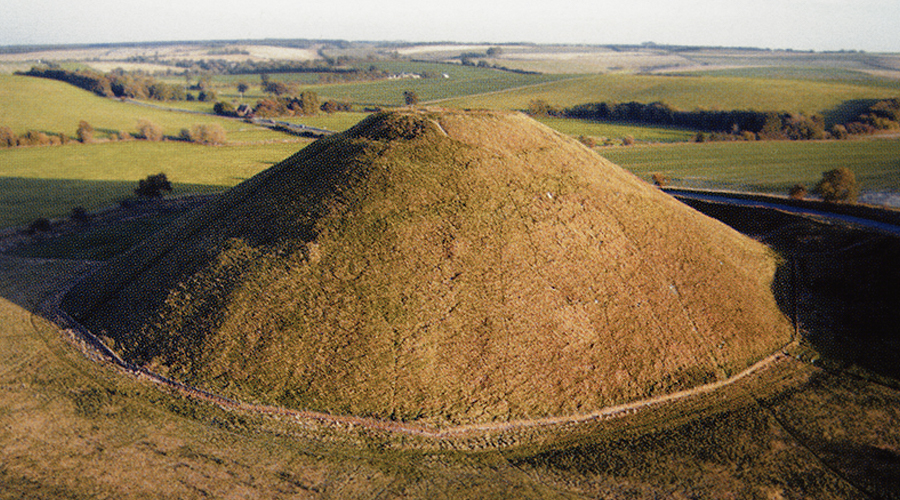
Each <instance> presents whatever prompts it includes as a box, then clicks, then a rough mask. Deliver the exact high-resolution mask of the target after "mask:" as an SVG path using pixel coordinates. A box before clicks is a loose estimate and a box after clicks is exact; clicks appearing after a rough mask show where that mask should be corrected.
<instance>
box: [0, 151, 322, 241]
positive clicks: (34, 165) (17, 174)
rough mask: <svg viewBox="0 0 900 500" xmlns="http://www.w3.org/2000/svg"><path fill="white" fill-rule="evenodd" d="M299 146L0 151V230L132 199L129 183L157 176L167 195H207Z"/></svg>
mask: <svg viewBox="0 0 900 500" xmlns="http://www.w3.org/2000/svg"><path fill="white" fill-rule="evenodd" d="M305 144H306V143H297V142H288V143H272V144H255V145H247V146H215V147H213V146H200V145H195V144H186V143H181V142H146V141H131V142H117V143H106V144H87V145H85V144H77V143H76V144H70V145H66V146H52V147H30V148H13V149H0V227H9V226H16V225H22V224H28V223H30V222H31V221H33V220H35V219H36V218H38V217H59V216H65V215H68V214H69V213H70V212H71V210H72V208H73V207H77V206H82V207H84V208H86V209H88V210H94V209H98V208H102V207H106V206H109V205H113V204H115V203H117V202H118V201H120V200H122V199H125V198H130V197H133V196H134V192H133V191H134V188H135V187H137V181H138V180H140V179H143V178H145V177H147V176H148V175H154V174H158V173H165V174H166V176H167V177H168V178H169V180H170V181H171V182H173V187H174V190H175V194H178V193H182V194H183V193H186V192H215V191H222V190H224V189H226V188H228V187H231V186H234V185H236V184H239V183H240V182H242V181H244V180H246V179H248V178H250V177H252V176H253V175H255V174H256V173H258V172H260V171H262V170H265V169H266V168H268V167H270V166H272V165H273V164H275V163H278V162H279V161H281V160H283V159H284V158H286V157H288V156H290V155H291V154H293V153H295V152H297V151H298V150H299V149H301V148H302V147H303V146H304V145H305Z"/></svg>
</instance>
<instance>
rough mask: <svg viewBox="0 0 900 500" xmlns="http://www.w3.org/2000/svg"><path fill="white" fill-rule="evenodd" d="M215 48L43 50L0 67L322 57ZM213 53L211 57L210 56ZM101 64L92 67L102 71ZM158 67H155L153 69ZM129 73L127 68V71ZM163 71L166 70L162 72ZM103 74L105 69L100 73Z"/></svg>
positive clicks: (12, 57)
mask: <svg viewBox="0 0 900 500" xmlns="http://www.w3.org/2000/svg"><path fill="white" fill-rule="evenodd" d="M214 49H216V48H214V47H211V46H205V45H172V46H162V47H154V46H147V47H120V48H91V49H73V50H44V51H36V52H26V53H22V54H0V63H4V62H30V61H38V60H44V61H83V60H94V61H125V60H126V59H128V58H131V57H152V56H159V57H160V58H161V59H193V60H198V59H223V60H228V61H246V60H247V59H251V60H270V59H288V60H294V61H307V60H311V59H317V58H318V57H319V56H318V54H317V53H316V51H315V49H294V48H288V47H273V46H268V45H241V44H235V45H227V46H225V47H218V49H226V50H227V49H237V50H241V51H247V52H249V53H250V54H249V55H247V54H222V53H219V54H217V53H215V52H216V50H214ZM211 51H212V53H210V52H211ZM99 64H102V63H94V64H92V66H94V67H96V68H97V69H101V68H100V66H99ZM124 64H125V63H116V64H115V65H114V66H113V68H115V67H125V66H124ZM151 66H154V68H155V67H156V65H151ZM126 69H128V68H126ZM163 69H164V68H163ZM101 70H104V71H105V69H101Z"/></svg>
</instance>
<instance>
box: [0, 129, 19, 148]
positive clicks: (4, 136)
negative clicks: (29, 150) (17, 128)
mask: <svg viewBox="0 0 900 500" xmlns="http://www.w3.org/2000/svg"><path fill="white" fill-rule="evenodd" d="M18 144H19V136H17V135H16V134H15V132H13V131H12V129H11V128H9V127H0V148H13V147H16V145H18Z"/></svg>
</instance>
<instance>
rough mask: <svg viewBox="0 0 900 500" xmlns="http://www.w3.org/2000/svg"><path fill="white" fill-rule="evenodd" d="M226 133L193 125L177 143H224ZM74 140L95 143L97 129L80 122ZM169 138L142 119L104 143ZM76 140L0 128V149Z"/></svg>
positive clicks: (214, 125)
mask: <svg viewBox="0 0 900 500" xmlns="http://www.w3.org/2000/svg"><path fill="white" fill-rule="evenodd" d="M225 137H226V132H225V129H224V128H222V126H221V125H219V124H218V123H210V124H200V125H194V126H193V127H192V128H191V129H184V130H182V131H181V133H180V134H179V135H178V136H177V137H174V138H175V139H177V140H184V141H189V142H194V143H197V144H222V143H224V142H225ZM75 138H76V139H77V141H78V142H81V143H84V144H89V143H92V142H96V141H97V139H96V137H95V130H94V127H93V126H92V125H91V124H90V123H88V122H87V121H85V120H81V121H80V122H79V123H78V128H77V129H76V130H75ZM166 138H167V137H166V135H165V133H164V131H163V128H162V127H161V126H159V125H157V124H156V123H154V122H152V121H150V120H146V119H141V120H138V122H137V131H136V133H135V134H133V135H132V134H130V133H128V132H125V131H120V132H112V133H109V134H108V135H107V137H106V138H105V139H104V140H109V141H128V140H133V139H141V140H145V141H162V140H165V139H166ZM71 142H73V139H72V138H71V137H70V136H68V135H67V134H65V133H63V132H59V133H46V132H40V131H36V130H29V131H28V132H25V133H24V134H21V135H19V134H16V133H15V132H13V131H12V129H11V128H9V127H5V126H0V148H13V147H25V146H58V145H63V144H69V143H71Z"/></svg>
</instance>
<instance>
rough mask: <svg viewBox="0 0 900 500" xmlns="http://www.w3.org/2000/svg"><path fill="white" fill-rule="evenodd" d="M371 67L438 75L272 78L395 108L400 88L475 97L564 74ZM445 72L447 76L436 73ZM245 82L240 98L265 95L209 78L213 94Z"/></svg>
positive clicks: (253, 85) (322, 95) (251, 79)
mask: <svg viewBox="0 0 900 500" xmlns="http://www.w3.org/2000/svg"><path fill="white" fill-rule="evenodd" d="M372 65H374V66H376V67H377V68H379V69H383V70H386V71H390V72H392V73H403V72H406V73H424V72H427V73H429V74H432V75H438V76H435V77H432V78H422V79H398V80H377V81H371V82H350V83H330V84H320V83H318V76H316V75H315V74H310V73H274V74H271V75H270V77H271V79H272V80H273V81H283V82H296V83H299V84H300V90H301V91H305V90H312V91H314V92H316V93H317V94H318V95H319V99H320V100H322V101H325V100H328V99H334V100H340V101H348V102H351V103H354V104H358V105H367V106H399V105H402V104H404V102H403V92H404V91H407V90H411V91H414V92H416V94H418V96H419V99H420V101H421V102H423V103H425V102H428V101H433V100H439V99H448V98H457V97H464V96H469V95H477V94H482V93H485V92H496V91H499V90H506V89H513V88H519V87H523V86H529V85H534V84H541V83H545V82H551V81H557V80H561V79H565V78H569V76H568V75H526V74H519V73H512V72H509V71H500V70H496V69H489V68H477V67H471V66H461V65H453V64H435V63H418V62H410V61H391V62H375V63H372ZM443 73H446V74H447V75H448V76H449V78H442V77H440V76H439V75H441V74H443ZM239 81H245V82H247V83H248V84H250V89H249V90H248V91H247V92H246V93H244V101H245V102H250V103H253V102H256V100H257V99H260V98H263V97H268V95H267V94H264V93H263V92H262V91H261V90H260V87H259V76H258V75H239V76H221V77H219V76H217V77H214V79H213V84H214V88H215V90H216V91H217V92H218V93H219V98H220V99H221V98H227V99H231V100H236V99H239V98H240V94H239V93H238V91H237V82H239Z"/></svg>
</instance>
